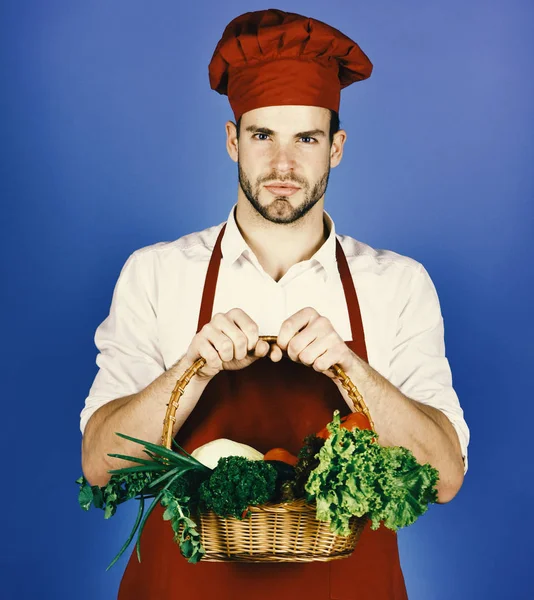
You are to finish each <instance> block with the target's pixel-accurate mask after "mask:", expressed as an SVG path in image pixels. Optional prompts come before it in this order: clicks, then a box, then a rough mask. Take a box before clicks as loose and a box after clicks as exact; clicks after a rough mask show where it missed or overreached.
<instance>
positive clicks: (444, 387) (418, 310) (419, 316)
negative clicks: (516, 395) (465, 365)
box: [390, 263, 470, 473]
mask: <svg viewBox="0 0 534 600" xmlns="http://www.w3.org/2000/svg"><path fill="white" fill-rule="evenodd" d="M390 382H391V383H393V385H395V386H396V387H397V388H399V389H400V391H401V392H402V393H403V394H404V395H405V396H407V397H408V398H410V399H412V400H416V401H418V402H421V403H422V404H426V405H428V406H432V407H434V408H437V409H438V410H440V411H442V412H443V413H444V414H445V415H446V416H447V417H448V418H449V420H450V421H451V423H452V425H453V426H454V429H455V430H456V433H457V434H458V439H459V441H460V447H461V449H462V456H463V460H464V473H465V472H467V464H468V462H467V446H468V444H469V437H470V433H469V429H468V427H467V423H466V422H465V419H464V413H463V410H462V408H461V406H460V402H459V399H458V396H457V394H456V392H455V390H454V388H453V385H452V373H451V369H450V366H449V361H448V360H447V358H446V356H445V339H444V323H443V317H442V314H441V307H440V303H439V299H438V295H437V292H436V288H435V286H434V284H433V282H432V280H431V278H430V276H429V274H428V272H427V271H426V269H425V268H424V267H423V265H421V264H420V263H419V266H418V268H417V269H415V270H414V272H413V276H412V282H411V290H410V293H409V295H408V298H407V302H406V303H405V305H404V307H403V309H402V311H401V313H400V316H399V320H398V328H397V334H396V338H395V343H394V348H393V353H392V357H391V363H390Z"/></svg>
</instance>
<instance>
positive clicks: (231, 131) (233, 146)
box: [226, 121, 238, 162]
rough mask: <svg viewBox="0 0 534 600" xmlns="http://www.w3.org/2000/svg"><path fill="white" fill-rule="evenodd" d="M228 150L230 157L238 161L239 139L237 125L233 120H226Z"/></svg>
mask: <svg viewBox="0 0 534 600" xmlns="http://www.w3.org/2000/svg"><path fill="white" fill-rule="evenodd" d="M226 150H227V152H228V154H229V155H230V158H231V159H232V160H233V161H234V162H237V156H238V141H237V125H236V124H235V123H234V122H233V121H227V122H226Z"/></svg>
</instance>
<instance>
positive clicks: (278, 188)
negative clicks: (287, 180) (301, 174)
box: [265, 183, 300, 196]
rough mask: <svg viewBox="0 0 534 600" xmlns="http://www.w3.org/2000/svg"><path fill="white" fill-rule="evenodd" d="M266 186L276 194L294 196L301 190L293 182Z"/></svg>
mask: <svg viewBox="0 0 534 600" xmlns="http://www.w3.org/2000/svg"><path fill="white" fill-rule="evenodd" d="M265 188H266V189H267V190H268V191H269V192H271V194H273V195H274V196H292V195H293V194H295V193H296V192H298V191H299V190H300V188H299V187H297V186H295V185H292V184H287V185H286V184H282V183H278V184H274V185H266V186H265Z"/></svg>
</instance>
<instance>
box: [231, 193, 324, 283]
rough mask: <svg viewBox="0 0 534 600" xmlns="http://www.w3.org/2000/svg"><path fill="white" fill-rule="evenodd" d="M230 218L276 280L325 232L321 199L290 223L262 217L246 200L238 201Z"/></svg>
mask: <svg viewBox="0 0 534 600" xmlns="http://www.w3.org/2000/svg"><path fill="white" fill-rule="evenodd" d="M234 217H235V221H236V224H237V227H238V229H239V231H240V232H241V235H242V236H243V239H244V240H245V242H246V243H247V244H248V246H249V247H250V249H251V250H252V252H253V253H254V254H255V256H256V258H257V259H258V262H259V263H260V265H261V266H262V268H263V270H264V271H265V272H266V273H268V274H269V275H270V276H271V277H272V278H273V279H274V281H279V280H280V279H281V278H282V277H283V276H284V275H285V274H286V273H287V271H288V270H289V269H290V267H292V266H293V265H294V264H297V263H299V262H302V261H304V260H308V259H310V258H311V257H312V256H313V255H314V254H315V253H316V252H317V251H318V250H319V248H320V247H321V246H322V245H323V244H324V242H325V241H326V239H327V237H328V234H329V231H328V227H327V225H326V222H325V219H324V199H322V200H320V201H319V202H317V204H316V205H315V206H314V207H313V208H312V209H311V210H310V211H308V213H306V215H305V216H304V217H302V218H301V219H299V221H298V222H295V223H291V224H284V223H273V222H271V221H268V220H266V219H264V218H263V217H262V216H261V215H260V214H259V213H258V212H257V211H256V209H255V208H254V207H253V206H252V205H251V204H250V203H249V202H248V200H246V199H244V201H239V200H238V203H237V207H236V212H235V215H234Z"/></svg>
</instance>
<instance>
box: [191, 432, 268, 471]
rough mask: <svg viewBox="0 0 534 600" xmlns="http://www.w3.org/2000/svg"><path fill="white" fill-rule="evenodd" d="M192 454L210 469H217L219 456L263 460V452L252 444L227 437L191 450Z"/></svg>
mask: <svg viewBox="0 0 534 600" xmlns="http://www.w3.org/2000/svg"><path fill="white" fill-rule="evenodd" d="M191 456H193V457H194V458H196V459H197V460H198V461H199V462H201V463H202V464H203V465H206V467H209V468H210V469H215V467H216V466H217V463H218V462H219V458H223V457H226V456H243V457H244V458H248V459H250V460H263V454H262V453H261V452H258V450H255V449H254V448H252V446H247V444H240V443H239V442H233V441H232V440H227V439H226V438H220V439H218V440H213V441H211V442H208V443H207V444H204V445H202V446H199V447H198V448H196V449H195V450H193V452H191Z"/></svg>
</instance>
